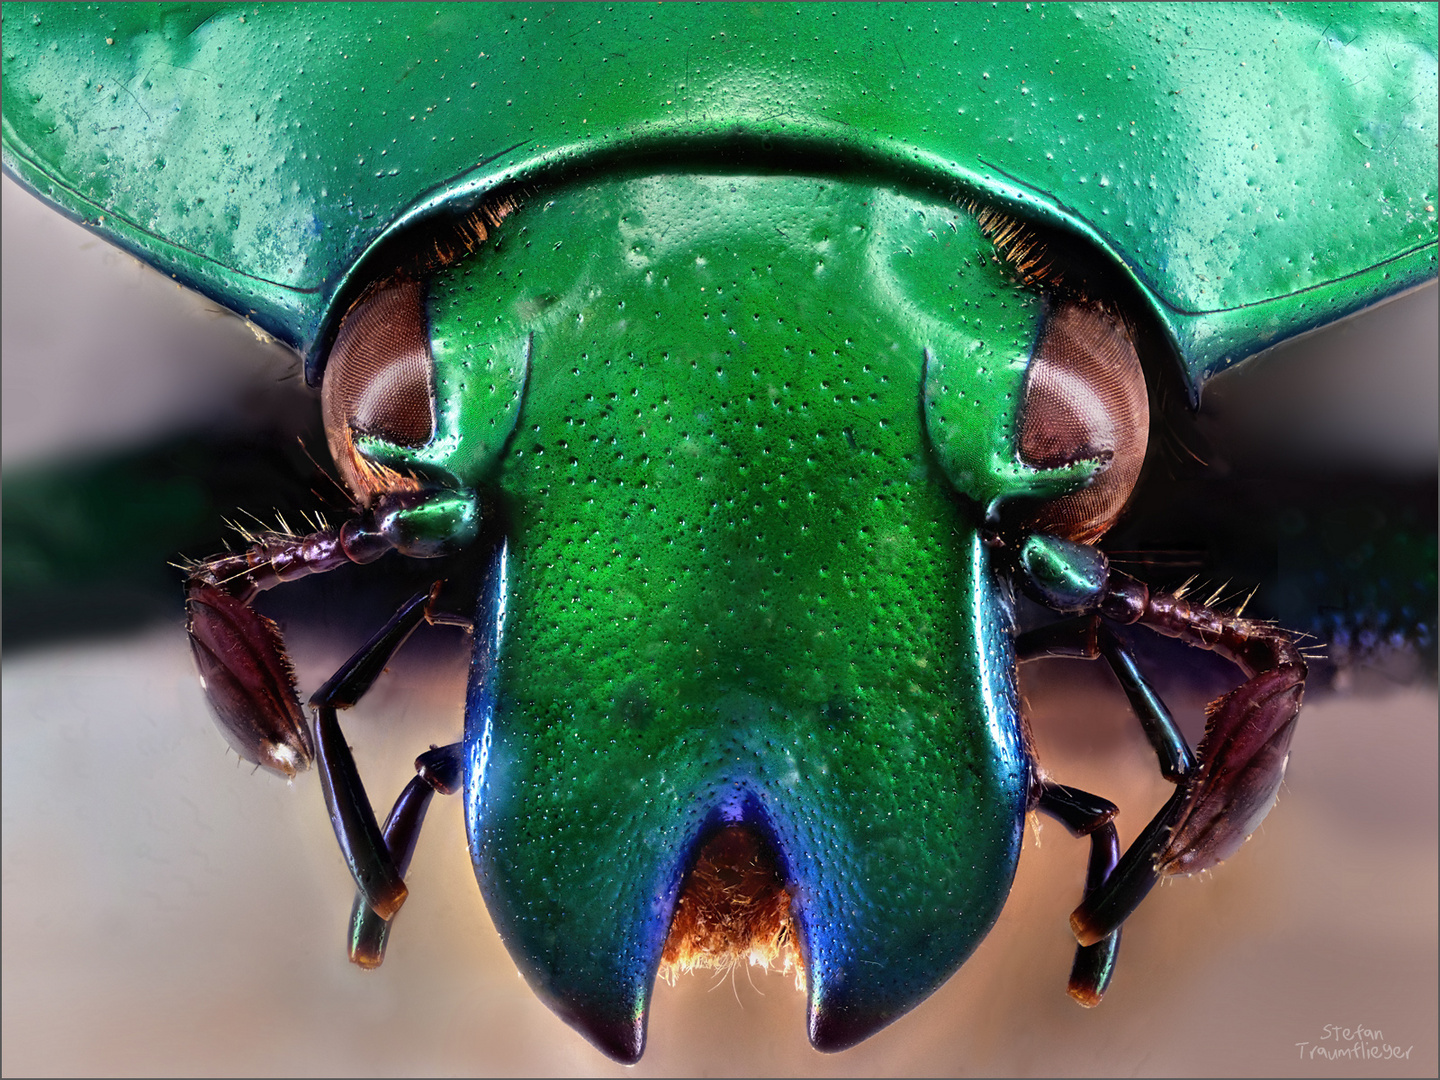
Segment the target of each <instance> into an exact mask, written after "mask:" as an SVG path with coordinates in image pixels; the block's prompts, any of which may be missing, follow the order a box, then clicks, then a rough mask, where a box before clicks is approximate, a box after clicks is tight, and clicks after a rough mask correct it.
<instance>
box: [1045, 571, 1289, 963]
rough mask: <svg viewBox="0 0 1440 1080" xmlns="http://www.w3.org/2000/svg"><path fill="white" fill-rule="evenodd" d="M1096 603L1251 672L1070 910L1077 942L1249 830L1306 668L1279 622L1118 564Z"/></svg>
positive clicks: (1279, 775) (1272, 793)
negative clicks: (1194, 596)
mask: <svg viewBox="0 0 1440 1080" xmlns="http://www.w3.org/2000/svg"><path fill="white" fill-rule="evenodd" d="M1100 611H1101V613H1102V614H1103V615H1104V616H1105V617H1106V618H1109V619H1113V620H1115V621H1117V622H1125V623H1138V624H1140V625H1142V626H1146V627H1149V628H1150V629H1152V630H1155V631H1156V632H1158V633H1162V634H1165V635H1167V636H1169V637H1175V638H1179V639H1180V640H1182V641H1185V642H1187V643H1188V644H1191V645H1195V646H1198V647H1200V648H1205V649H1209V650H1211V651H1213V652H1216V653H1219V654H1220V655H1221V656H1224V657H1225V658H1226V659H1228V660H1230V661H1231V662H1233V663H1235V664H1236V665H1237V666H1239V667H1240V668H1241V670H1243V671H1244V672H1245V674H1246V675H1247V676H1249V678H1248V681H1247V682H1245V683H1243V684H1242V685H1240V686H1239V687H1237V688H1236V689H1234V690H1232V691H1230V693H1228V694H1226V695H1225V696H1224V697H1222V698H1220V699H1219V700H1218V701H1215V702H1213V703H1212V704H1211V705H1210V706H1209V708H1208V709H1207V714H1208V719H1207V723H1206V727H1205V737H1204V739H1203V740H1202V741H1201V743H1200V749H1199V754H1198V758H1199V763H1198V766H1197V767H1196V768H1194V769H1192V770H1191V771H1190V772H1189V774H1188V775H1186V776H1185V777H1184V778H1183V780H1182V782H1181V783H1180V786H1179V788H1178V790H1177V791H1176V792H1175V794H1174V795H1173V796H1172V797H1171V798H1170V800H1169V801H1168V802H1166V804H1165V805H1164V806H1163V807H1162V808H1161V809H1160V812H1159V813H1157V814H1156V815H1155V817H1154V818H1152V819H1151V821H1150V824H1149V825H1147V826H1146V827H1145V831H1144V832H1143V833H1141V835H1140V837H1139V838H1138V839H1136V841H1135V842H1134V843H1133V844H1131V845H1130V847H1129V848H1128V849H1127V850H1126V852H1125V855H1124V857H1123V858H1122V859H1121V860H1120V865H1119V866H1118V867H1117V868H1116V870H1115V872H1114V873H1113V874H1111V875H1110V877H1109V879H1108V880H1107V881H1106V882H1105V884H1104V885H1103V886H1102V887H1101V888H1099V889H1097V890H1096V891H1095V892H1094V893H1091V894H1090V895H1088V896H1086V898H1085V899H1084V900H1083V901H1082V902H1081V904H1080V906H1079V907H1078V908H1076V909H1075V912H1074V914H1072V915H1071V917H1070V925H1071V928H1072V929H1073V930H1074V931H1075V936H1076V938H1077V939H1078V940H1079V941H1080V942H1081V943H1082V944H1088V943H1090V942H1094V941H1099V940H1100V939H1102V938H1104V937H1105V936H1106V935H1107V934H1109V933H1110V931H1111V930H1113V929H1114V928H1115V927H1117V926H1119V925H1120V923H1122V922H1123V921H1124V920H1125V919H1126V918H1128V917H1129V915H1130V913H1131V912H1133V911H1134V910H1135V907H1136V906H1137V905H1138V904H1139V903H1140V901H1141V900H1142V899H1144V897H1145V895H1146V893H1148V892H1149V891H1150V889H1151V887H1152V886H1153V885H1154V884H1155V882H1156V881H1158V880H1159V879H1160V878H1161V877H1167V876H1171V875H1174V874H1193V873H1197V872H1199V871H1201V870H1206V869H1209V868H1211V867H1213V866H1216V865H1218V864H1219V863H1220V862H1222V861H1224V860H1225V859H1227V858H1229V857H1230V856H1231V855H1233V854H1234V853H1235V851H1237V850H1238V849H1239V847H1240V845H1241V844H1243V843H1244V842H1245V840H1246V839H1247V838H1248V837H1249V836H1250V834H1251V833H1252V832H1254V831H1255V829H1256V828H1257V827H1258V826H1259V824H1260V822H1261V820H1263V819H1264V817H1265V815H1266V814H1267V813H1268V812H1269V810H1270V807H1271V806H1272V805H1273V804H1274V802H1275V798H1276V796H1277V795H1278V793H1279V790H1280V783H1281V781H1282V780H1283V779H1284V777H1285V765H1286V763H1287V762H1288V760H1289V749H1290V739H1291V736H1292V735H1293V734H1294V731H1295V721H1296V718H1297V716H1298V715H1299V712H1300V702H1301V698H1302V696H1303V694H1304V690H1305V674H1306V668H1305V661H1304V659H1303V658H1302V656H1301V655H1300V650H1299V649H1298V648H1297V647H1296V645H1295V643H1294V641H1292V640H1291V638H1290V636H1289V635H1288V634H1286V633H1284V632H1283V631H1281V630H1278V629H1276V628H1275V627H1273V626H1271V625H1269V624H1267V623H1261V622H1256V621H1255V620H1252V619H1244V618H1241V617H1239V616H1236V615H1221V614H1220V613H1218V612H1216V611H1213V610H1211V609H1210V608H1208V607H1206V606H1204V605H1203V604H1192V603H1190V602H1189V601H1187V600H1185V599H1184V598H1183V597H1182V596H1178V595H1175V594H1172V593H1151V592H1150V591H1149V590H1148V589H1147V588H1146V587H1145V586H1144V585H1143V584H1141V583H1140V582H1138V581H1136V580H1134V579H1133V578H1130V577H1129V576H1128V575H1125V574H1122V573H1119V572H1118V571H1114V570H1112V571H1111V572H1110V576H1109V580H1108V582H1107V585H1106V589H1105V596H1104V599H1103V601H1102V603H1101V605H1100ZM1132 700H1133V698H1132Z"/></svg>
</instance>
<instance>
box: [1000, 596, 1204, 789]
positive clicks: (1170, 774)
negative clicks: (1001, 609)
mask: <svg viewBox="0 0 1440 1080" xmlns="http://www.w3.org/2000/svg"><path fill="white" fill-rule="evenodd" d="M1015 656H1016V659H1017V660H1019V661H1020V662H1022V663H1023V662H1024V661H1026V660H1038V659H1041V658H1043V657H1071V658H1075V659H1080V660H1098V659H1099V658H1100V657H1102V656H1103V657H1104V658H1105V661H1106V662H1107V663H1108V664H1109V665H1110V670H1111V671H1113V672H1114V673H1115V678H1116V679H1118V680H1119V682H1120V686H1121V688H1123V689H1124V691H1125V696H1126V697H1127V698H1129V699H1130V708H1131V710H1132V711H1133V712H1134V713H1135V717H1136V719H1137V720H1139V721H1140V726H1141V727H1142V728H1144V730H1145V737H1146V738H1147V739H1149V740H1150V745H1151V747H1152V748H1153V749H1154V750H1155V756H1156V757H1157V758H1158V759H1159V761H1160V772H1161V775H1163V776H1164V777H1165V779H1166V780H1169V781H1170V782H1171V783H1172V784H1178V783H1179V782H1180V781H1181V780H1183V779H1185V777H1187V776H1188V775H1189V774H1190V773H1191V772H1192V771H1193V770H1194V768H1195V755H1194V754H1193V753H1192V752H1191V750H1190V744H1189V743H1187V742H1186V741H1185V736H1184V735H1183V734H1182V733H1181V731H1180V728H1179V727H1178V726H1177V725H1176V723H1175V719H1174V717H1172V716H1171V715H1170V710H1169V709H1168V708H1167V707H1166V706H1165V702H1164V701H1162V700H1161V699H1160V695H1159V694H1157V693H1156V692H1155V689H1154V687H1152V686H1151V685H1150V683H1149V682H1148V681H1147V680H1146V678H1145V676H1144V675H1142V674H1141V673H1140V669H1139V667H1138V666H1137V665H1136V663H1135V658H1134V657H1133V656H1132V655H1131V654H1130V650H1129V649H1127V648H1126V647H1125V645H1124V643H1123V642H1122V641H1121V640H1120V639H1119V638H1118V637H1116V636H1115V632H1114V631H1113V630H1111V629H1110V628H1109V627H1108V626H1106V625H1105V624H1104V622H1102V621H1101V619H1100V617H1099V616H1098V615H1086V616H1082V617H1081V618H1078V619H1067V620H1065V621H1064V622H1058V623H1052V624H1051V625H1049V626H1042V627H1040V628H1039V629H1037V630H1031V631H1029V632H1028V633H1025V634H1022V635H1020V637H1018V638H1016V639H1015Z"/></svg>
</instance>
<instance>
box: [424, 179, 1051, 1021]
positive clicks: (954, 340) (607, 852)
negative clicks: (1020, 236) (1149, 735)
mask: <svg viewBox="0 0 1440 1080" xmlns="http://www.w3.org/2000/svg"><path fill="white" fill-rule="evenodd" d="M992 256H993V251H992V249H991V247H990V245H989V243H988V241H986V240H985V238H984V237H983V236H982V235H981V234H980V231H979V229H978V227H977V226H976V224H975V222H974V220H973V219H972V218H970V217H969V216H968V215H967V214H965V213H964V212H963V211H961V210H958V209H957V208H955V207H954V206H951V205H949V204H947V203H945V202H943V201H937V200H934V199H933V198H926V197H923V196H921V195H916V194H907V193H900V192H895V191H893V190H886V189H884V188H880V187H877V186H870V185H863V184H854V183H835V182H831V181H825V180H815V179H813V178H805V177H765V178H755V177H730V176H719V177H693V176H688V175H682V176H658V177H656V176H652V177H637V178H633V179H630V180H625V181H614V182H604V183H597V184H594V185H587V186H584V187H580V188H577V189H574V190H572V191H570V192H567V193H566V194H565V195H564V196H557V197H556V198H555V199H554V200H552V201H549V202H547V203H537V204H535V205H533V206H531V207H529V208H526V209H524V210H522V211H520V212H519V213H517V214H516V215H515V216H514V217H513V218H511V220H510V221H509V222H507V223H506V224H505V225H504V226H503V227H502V229H501V230H500V232H499V233H498V242H497V244H496V245H495V246H494V247H492V248H490V249H487V250H484V251H482V252H480V253H478V254H477V255H475V256H474V257H472V258H470V259H468V260H467V261H465V262H463V263H461V264H459V265H457V266H455V267H454V268H452V269H450V270H448V271H446V272H443V273H441V274H440V275H438V276H437V277H436V279H435V282H434V285H433V287H432V292H431V301H430V304H431V318H432V326H433V338H434V340H435V342H436V343H437V347H436V362H437V369H438V372H439V379H438V384H439V385H440V386H441V388H442V389H441V395H442V401H441V412H442V414H446V413H448V412H451V411H455V410H454V403H453V402H451V401H449V400H447V395H465V396H467V404H466V406H464V407H461V408H460V409H459V410H458V411H459V412H460V415H461V416H462V417H463V420H462V424H461V428H462V430H484V428H485V425H484V423H483V417H484V415H485V414H487V413H490V414H494V413H495V412H497V411H500V410H503V409H504V408H505V407H506V403H507V402H508V400H509V398H508V395H503V394H502V395H500V396H497V395H496V394H494V393H492V392H491V387H492V386H493V385H494V384H495V383H496V381H497V380H496V378H495V375H494V373H495V372H499V373H500V377H499V379H498V381H499V382H500V383H501V384H503V383H504V381H505V377H506V375H507V373H508V372H509V371H510V370H511V369H510V366H509V361H508V359H507V358H508V357H511V356H513V355H515V353H516V351H517V349H518V348H519V347H520V344H521V343H524V342H526V341H528V340H530V339H531V335H533V344H532V345H531V346H530V376H529V382H528V385H527V386H526V388H525V394H524V406H523V410H522V414H521V416H520V421H519V424H518V425H517V427H516V431H515V435H514V438H513V440H512V441H511V443H510V445H509V449H508V453H507V454H506V455H505V456H504V458H503V461H501V462H500V463H499V467H498V476H495V479H496V480H497V481H498V489H499V492H500V494H501V501H502V504H503V506H504V510H503V513H504V514H505V516H506V521H505V523H504V527H505V530H506V534H507V536H508V537H509V541H510V551H511V554H510V560H509V571H508V580H509V596H508V599H507V604H506V622H505V638H504V645H503V649H502V657H503V659H502V667H501V680H500V690H499V704H498V706H497V711H496V716H495V720H494V727H493V730H492V731H490V732H489V733H488V735H487V734H486V733H485V732H482V731H479V730H471V731H467V743H469V744H470V745H472V746H475V745H480V744H481V742H482V740H484V742H485V744H486V745H487V746H488V750H487V751H486V753H487V755H488V764H487V766H486V767H485V769H484V773H483V775H480V774H479V769H478V768H476V767H472V770H471V775H470V776H469V777H468V778H467V783H468V785H469V787H470V788H471V795H470V797H471V799H472V800H475V802H476V806H477V808H476V809H475V810H474V811H473V813H475V814H476V817H475V818H474V819H472V821H471V829H472V845H473V846H474V848H475V851H476V863H477V872H478V874H479V877H480V881H481V885H482V888H483V889H484V891H485V894H486V898H487V900H488V902H489V904H490V908H491V911H492V913H493V914H494V917H495V919H496V922H497V924H498V925H499V926H500V928H501V930H502V933H504V934H505V935H506V939H507V942H508V944H509V945H510V948H511V950H512V952H513V953H514V954H515V955H516V957H517V961H518V962H519V963H520V964H521V967H522V969H523V970H525V971H526V973H527V975H528V976H529V977H530V979H531V981H532V983H533V984H535V985H536V987H537V989H539V990H540V991H541V992H542V993H544V994H546V996H547V997H549V998H550V999H551V1000H552V1001H553V1002H555V1003H556V1004H557V1006H558V1007H559V1008H560V1010H561V1012H562V1013H564V1014H566V1015H569V1016H574V1015H577V1014H579V1015H584V1016H588V1017H591V1018H592V1019H591V1030H592V1032H593V1030H594V1025H596V1024H598V1023H600V1022H599V1021H596V1020H594V1019H593V1018H594V1017H597V1016H601V1017H604V1018H605V1020H604V1022H603V1025H602V1026H608V1027H610V1028H620V1027H623V1026H624V1024H625V1023H626V1022H627V1018H628V1019H629V1020H633V1019H636V1018H639V1017H640V1016H641V1015H642V1014H643V1010H644V1006H645V1003H646V1002H647V1001H648V997H649V991H650V988H651V985H652V981H653V978H654V971H655V966H656V964H657V963H658V960H659V950H660V947H661V946H662V945H663V942H664V938H665V932H666V929H667V927H668V923H669V915H670V910H671V905H672V904H673V902H674V899H675V892H676V889H677V887H678V885H679V879H680V875H681V874H682V873H683V871H684V869H685V860H686V858H687V855H688V854H689V852H690V851H691V850H692V847H693V845H694V844H695V842H696V841H697V840H698V839H699V837H700V833H701V830H702V828H703V827H705V826H706V825H713V824H714V822H715V821H716V820H717V815H718V819H723V820H729V819H730V818H732V817H735V818H742V819H745V820H750V821H754V822H757V823H759V824H760V826H761V827H762V829H763V830H764V831H765V832H767V833H769V834H770V835H771V836H772V837H773V839H774V841H775V843H776V846H777V847H778V849H779V854H780V858H781V860H782V864H783V865H784V866H785V867H786V868H787V872H788V874H789V876H790V878H791V880H792V881H793V883H794V887H795V889H796V900H797V910H798V912H799V915H800V923H801V938H802V944H803V949H804V951H805V955H806V956H807V958H808V960H809V964H810V968H811V988H810V992H811V1010H812V1024H814V1023H815V1022H816V1021H815V1020H814V1017H816V1016H819V1017H820V1018H821V1020H820V1023H821V1025H822V1028H823V1026H824V1025H825V1024H829V1025H831V1029H832V1030H835V1029H837V1028H840V1027H843V1026H845V1025H847V1024H849V1025H853V1026H854V1027H855V1028H856V1029H857V1030H859V1029H862V1028H863V1029H865V1033H867V1034H868V1032H869V1030H873V1029H874V1028H875V1027H878V1026H880V1025H881V1024H883V1023H885V1022H888V1020H890V1019H893V1018H894V1017H895V1016H897V1015H899V1014H900V1013H901V1012H903V1011H904V1010H905V1009H907V1008H909V1007H910V1006H912V1005H913V1004H915V1003H916V1002H917V1001H918V1000H919V999H920V998H922V997H924V996H925V995H926V994H928V993H929V992H930V991H931V990H933V989H934V988H935V987H937V986H938V985H939V984H940V983H941V982H943V981H944V980H945V979H946V978H948V977H949V975H950V974H951V973H952V972H953V971H954V969H955V968H956V967H957V966H958V965H959V964H960V962H961V961H962V960H963V959H964V958H965V956H967V955H968V954H969V952H970V951H971V950H972V949H973V948H974V946H975V945H976V944H977V943H978V941H979V939H980V937H981V936H983V934H984V933H985V931H986V930H988V928H989V926H990V924H991V923H992V922H993V920H994V918H995V916H996V915H997V914H998V912H999V909H1000V906H1001V905H1002V904H1003V902H1004V897H1005V895H1006V893H1007V892H1008V889H1009V883H1010V879H1011V876H1012V874H1013V872H1014V866H1015V859H1016V857H1017V855H1018V843H1019V836H1020V827H1021V819H1022V812H1023V808H1024V804H1025V797H1026V783H1027V781H1026V764H1025V759H1024V755H1023V752H1022V750H1021V747H1020V735H1019V727H1018V719H1017V716H1016V711H1015V710H1016V703H1015V699H1014V690H1013V670H1014V668H1013V659H1012V658H1011V656H1010V653H1009V637H1008V633H1009V631H1008V622H1007V619H1008V616H1007V615H1006V614H1005V610H1006V609H1005V606H1004V604H1003V602H1002V601H1000V600H999V599H998V598H997V597H996V596H995V592H994V590H995V588H996V586H995V584H994V577H993V573H992V572H991V571H990V570H989V569H988V564H987V561H986V559H987V557H986V553H985V550H984V548H983V546H982V545H981V544H980V543H979V538H978V533H977V528H976V526H977V524H978V520H979V515H980V513H981V512H982V508H981V506H980V505H979V504H975V503H972V502H970V501H968V500H964V499H961V498H959V497H957V496H956V494H955V493H954V491H953V489H952V486H951V483H950V480H949V479H948V478H947V476H946V475H945V473H944V471H943V470H942V468H941V465H940V461H939V458H938V457H937V456H936V455H935V454H934V453H933V452H932V450H931V448H930V446H929V439H928V436H927V433H926V430H925V426H926V416H927V413H926V412H925V411H924V410H922V383H923V379H924V371H925V361H926V356H927V354H929V355H932V356H938V357H942V358H945V359H947V360H949V361H950V366H949V369H948V370H949V372H950V378H951V380H952V382H953V383H954V386H953V389H952V392H951V396H950V401H949V404H951V405H953V406H954V409H955V415H956V417H957V418H959V419H957V420H956V421H955V422H954V424H953V425H952V426H954V427H960V426H962V425H961V421H962V420H963V421H965V422H966V423H968V428H966V430H967V431H968V436H967V437H968V440H969V454H970V458H971V459H972V460H974V461H976V462H978V463H981V465H984V464H985V463H988V462H990V461H992V460H993V459H995V458H996V457H997V456H1001V455H1002V454H1003V455H1008V457H1009V458H1010V459H1012V460H1013V459H1014V456H1015V450H1014V445H1013V443H1014V434H1013V431H1014V428H1013V412H1014V402H1015V399H1016V397H1017V395H1018V392H1019V389H1020V385H1021V382H1022V380H1023V374H1024V363H1023V359H1024V358H1025V357H1026V356H1028V352H1029V348H1030V345H1031V342H1032V341H1033V339H1034V336H1035V334H1036V332H1037V324H1038V321H1039V318H1040V313H1041V305H1040V303H1039V300H1038V296H1036V295H1035V294H1033V293H1032V292H1031V291H1029V290H1027V289H1024V288H1021V287H1018V286H1016V285H1014V284H1012V283H1011V282H1009V281H1008V280H1007V279H1006V276H1005V273H1004V271H1003V270H1002V269H1001V268H1000V267H999V266H997V265H995V264H994V262H993V261H992V258H991V257H992ZM467 407H468V408H469V409H471V410H473V415H466V408H467ZM933 414H934V410H933V409H932V410H931V411H930V413H929V414H928V415H929V416H930V417H931V422H933ZM955 441H956V442H958V441H959V440H958V439H956V440H955ZM416 453H417V457H424V456H425V454H424V452H423V451H420V452H416ZM454 455H455V459H456V460H459V461H466V462H469V461H470V460H472V459H471V458H470V457H469V455H468V454H467V452H466V449H465V447H464V445H463V440H462V443H461V445H459V446H458V447H457V448H456V449H455V451H454ZM452 471H453V472H454V473H457V474H458V473H461V472H462V471H463V470H462V469H461V468H455V469H454V470H452ZM492 475H495V473H494V467H493V466H492ZM465 479H467V480H468V481H469V482H472V483H475V482H479V480H480V478H479V477H474V476H471V477H466V478H465ZM995 483H999V481H996V482H995ZM1027 486H1028V485H1027V484H1026V483H1024V482H1016V483H1015V484H1014V485H1013V487H1014V489H1015V490H1024V489H1025V488H1026V487H1027ZM469 722H470V724H471V725H472V727H473V726H474V725H475V724H476V722H477V718H476V717H475V716H474V715H471V716H470V717H469Z"/></svg>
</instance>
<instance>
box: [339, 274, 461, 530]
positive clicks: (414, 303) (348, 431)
mask: <svg viewBox="0 0 1440 1080" xmlns="http://www.w3.org/2000/svg"><path fill="white" fill-rule="evenodd" d="M320 408H321V412H322V414H323V416H324V418H325V437H326V439H327V441H328V442H329V444H330V454H331V456H332V457H333V458H334V459H335V463H336V466H337V467H338V468H339V470H340V474H341V477H342V478H343V479H344V481H345V483H346V484H347V485H348V486H349V488H350V490H351V491H353V492H354V493H355V497H356V498H357V500H358V501H359V502H360V504H361V505H362V506H368V505H369V504H370V503H371V502H372V501H373V500H374V498H375V497H376V496H377V495H380V494H383V493H385V492H391V491H406V490H412V489H413V488H414V487H415V486H416V482H415V481H414V480H413V479H412V478H410V477H407V476H404V475H403V474H400V473H397V472H395V471H394V470H392V469H387V468H385V467H384V466H382V465H378V464H376V463H375V462H372V461H369V460H367V459H366V458H364V457H363V456H362V455H361V454H360V452H359V450H358V449H357V448H356V446H355V436H356V435H367V436H371V437H373V438H377V439H383V440H384V441H385V442H388V443H392V444H394V445H395V446H404V447H419V446H424V445H425V444H426V443H428V442H430V440H431V439H433V438H434V437H435V364H434V360H433V358H432V357H431V353H430V326H429V320H428V318H427V317H426V313H425V291H424V289H423V287H422V286H421V284H420V283H419V282H416V281H409V280H392V281H387V282H383V283H381V284H379V285H377V286H375V287H374V288H372V289H370V290H369V291H368V292H367V293H366V294H365V295H364V296H362V297H361V298H360V300H359V301H357V302H356V304H355V306H354V307H352V308H351V309H350V311H349V312H348V313H347V314H346V315H345V318H344V320H343V321H342V322H341V324H340V329H339V331H338V333H337V334H336V335H335V344H334V346H333V347H332V348H331V350H330V356H329V359H328V360H327V361H326V365H325V378H324V382H323V383H322V384H321V388H320Z"/></svg>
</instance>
